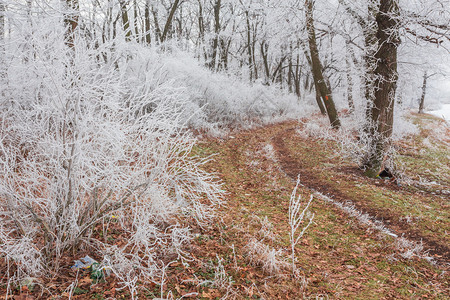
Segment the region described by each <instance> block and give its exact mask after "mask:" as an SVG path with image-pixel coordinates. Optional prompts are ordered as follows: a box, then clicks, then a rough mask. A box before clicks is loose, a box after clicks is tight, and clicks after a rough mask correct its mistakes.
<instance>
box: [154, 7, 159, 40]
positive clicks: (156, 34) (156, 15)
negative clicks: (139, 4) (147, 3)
mask: <svg viewBox="0 0 450 300" xmlns="http://www.w3.org/2000/svg"><path fill="white" fill-rule="evenodd" d="M152 15H153V21H154V22H155V36H156V39H157V41H161V28H160V27H159V22H158V12H157V11H156V10H155V9H154V8H153V6H152Z"/></svg>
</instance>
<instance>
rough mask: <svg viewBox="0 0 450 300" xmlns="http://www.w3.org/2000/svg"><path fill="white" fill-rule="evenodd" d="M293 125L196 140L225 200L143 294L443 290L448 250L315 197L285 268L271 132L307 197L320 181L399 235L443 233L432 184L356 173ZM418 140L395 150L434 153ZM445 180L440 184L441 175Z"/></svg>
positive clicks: (329, 147) (444, 220) (282, 206)
mask: <svg viewBox="0 0 450 300" xmlns="http://www.w3.org/2000/svg"><path fill="white" fill-rule="evenodd" d="M299 126H300V124H299V123H297V122H294V121H292V122H285V123H281V124H276V125H270V126H266V127H264V128H259V129H255V130H250V131H242V132H239V133H234V134H233V136H234V137H233V138H231V137H229V138H225V139H211V140H203V141H201V142H200V143H199V145H198V146H196V147H195V149H194V154H195V155H198V156H201V157H207V156H209V155H212V154H215V155H214V156H213V157H212V159H211V161H210V162H209V164H208V165H207V166H206V169H207V171H209V172H213V173H216V174H217V175H218V176H219V177H220V178H221V180H222V181H223V182H224V188H225V190H226V191H227V196H226V205H225V206H222V207H221V208H220V209H219V211H218V213H217V215H218V217H217V218H216V219H215V223H212V224H210V225H209V226H204V227H194V228H192V233H193V235H194V237H195V238H194V240H193V241H192V243H191V245H190V246H188V248H187V249H186V251H187V252H190V253H191V259H190V260H189V261H186V262H185V263H184V264H183V263H181V262H177V263H174V264H172V265H171V266H170V267H169V268H168V269H167V274H166V281H165V284H164V286H163V289H162V294H161V286H160V284H159V283H154V284H153V285H150V286H145V289H144V292H141V295H140V296H141V298H149V299H151V298H154V297H155V298H156V297H169V298H170V296H172V297H173V298H179V297H182V296H185V297H186V298H188V297H192V298H196V299H219V298H222V297H224V298H229V299H302V298H306V299H308V298H309V299H314V298H316V297H324V298H330V299H411V298H421V299H426V298H428V299H445V298H446V297H447V296H448V294H449V293H450V286H449V277H448V271H449V270H448V261H446V262H445V260H444V254H445V253H442V252H439V251H435V252H434V254H433V253H432V251H430V252H429V254H430V255H431V256H433V257H434V258H435V260H436V261H440V264H438V265H433V264H431V263H430V262H428V261H427V260H426V259H423V258H421V257H419V256H417V255H409V254H410V252H407V249H406V248H405V249H406V250H405V249H403V250H404V251H400V250H399V247H408V245H407V243H402V244H399V241H398V240H397V239H396V238H395V237H393V236H389V235H383V234H380V232H379V231H377V230H374V229H372V228H370V227H369V226H367V225H365V224H363V223H361V222H360V221H359V220H358V218H356V217H355V216H351V215H349V214H348V213H346V212H345V211H343V210H342V209H340V208H339V207H337V206H334V205H331V204H330V203H328V202H326V201H323V199H320V198H316V199H315V200H314V201H313V202H312V204H311V211H312V212H313V213H314V214H315V218H314V222H313V224H311V226H310V228H309V229H308V231H307V232H306V233H305V235H304V237H303V238H302V239H301V242H300V243H299V245H297V247H296V257H297V262H296V264H297V267H298V269H299V270H298V271H299V274H298V276H297V278H303V280H298V279H295V278H293V277H292V275H291V271H290V270H289V268H288V267H286V262H288V261H289V259H290V256H289V224H288V206H289V198H290V195H291V192H292V189H293V188H294V185H295V182H294V181H293V180H292V178H291V177H292V176H290V174H289V172H288V171H289V170H286V165H283V157H281V156H280V153H279V152H277V151H278V150H279V147H278V148H277V146H276V145H275V144H274V143H275V142H276V137H280V136H282V137H283V141H284V149H285V150H286V155H289V159H290V162H291V163H296V164H297V167H298V168H297V169H292V170H291V171H292V172H294V171H297V170H300V171H301V173H302V174H301V182H302V183H303V184H304V186H303V187H301V188H300V190H299V192H300V194H301V195H302V197H303V199H309V195H311V194H313V193H314V191H316V190H319V191H320V188H321V187H322V188H323V189H325V190H324V191H322V192H324V193H325V194H326V193H328V195H329V196H330V197H334V199H335V200H336V201H343V200H350V201H352V203H355V204H356V208H358V209H367V211H366V212H367V213H369V214H371V215H373V217H374V218H377V219H379V220H380V221H382V222H384V223H383V224H385V225H386V226H387V227H389V228H391V229H392V230H393V231H395V232H397V233H400V235H401V232H402V230H403V231H405V232H409V231H414V233H415V234H416V235H417V236H416V237H417V238H420V237H423V238H426V239H428V240H429V241H436V242H439V243H441V244H442V245H445V244H447V245H448V244H450V241H449V237H448V234H447V233H448V232H449V231H450V228H449V225H450V224H449V222H448V220H449V206H448V199H446V198H445V197H444V195H441V194H438V193H435V194H433V192H431V191H432V190H433V189H431V190H430V191H423V190H418V189H417V188H415V187H414V186H413V187H410V186H407V185H405V186H402V187H399V186H396V185H393V184H392V183H389V182H385V181H382V180H372V179H367V178H364V177H363V176H362V175H361V174H360V173H359V172H358V171H357V170H356V169H355V166H353V165H351V163H349V162H346V161H343V160H342V159H340V158H339V157H338V156H337V155H335V145H333V143H332V142H329V141H323V140H315V139H311V138H309V139H307V140H306V139H304V138H303V137H301V136H299V135H298V134H296V128H298V127H299ZM406 143H408V145H411V144H410V143H411V142H408V141H407V142H406ZM425 146H426V145H421V146H420V147H419V146H417V145H415V146H414V147H416V148H417V150H414V151H422V152H424V153H422V156H420V158H417V157H416V156H415V155H414V156H412V155H404V158H403V159H405V160H406V161H408V162H409V163H410V164H411V166H413V165H416V166H418V165H419V166H420V165H421V166H426V165H427V159H429V155H431V154H427V152H426V151H423V149H425V148H423V147H425ZM410 147H412V146H410ZM404 149H407V148H404ZM439 149H440V148H439ZM442 149H444V148H442ZM408 151H412V150H411V149H409V150H408ZM439 151H441V150H439ZM401 155H403V154H401ZM447 158H448V157H447ZM428 169H429V170H430V172H431V174H434V175H432V176H438V177H439V178H441V179H442V178H444V177H445V176H447V175H442V174H437V173H436V172H439V170H441V169H439V165H436V168H431V167H429V168H428ZM427 172H428V171H427ZM413 173H414V167H411V168H409V167H407V168H406V169H405V174H406V175H407V176H409V177H411V178H413V176H412V175H411V174H413ZM444 179H445V178H444ZM445 180H446V179H445ZM445 180H443V181H439V184H445V182H446V181H445ZM314 182H316V184H314ZM383 216H384V217H389V218H390V219H386V218H384V219H383ZM252 242H253V244H251V243H252ZM249 245H250V246H251V245H253V247H250V246H249ZM414 245H415V246H417V244H414ZM422 246H423V249H420V250H421V251H422V252H423V251H428V250H430V249H429V247H430V244H427V243H426V241H424V243H423V244H422ZM252 249H253V250H252ZM255 249H256V250H258V249H259V250H261V249H262V250H261V251H259V250H258V251H256V250H255ZM266 250H267V251H266ZM413 250H414V249H413ZM413 250H412V251H413ZM416 250H417V249H416ZM252 251H253V252H252ZM271 251H274V252H273V253H272V252H271ZM417 251H418V250H417ZM249 253H250V254H249ZM272 254H273V255H272ZM413 254H414V253H413ZM251 255H253V257H251ZM273 258H275V260H273ZM277 263H278V264H277ZM445 263H447V265H445ZM83 276H84V275H83ZM70 280H73V278H71V279H70ZM67 281H69V279H67ZM80 288H83V289H85V290H86V291H87V292H86V294H80V295H79V296H77V297H78V298H89V297H90V298H95V297H97V299H104V298H107V297H115V298H127V295H126V291H124V290H121V291H119V290H117V289H115V285H114V280H113V278H107V281H106V282H105V283H100V284H99V285H90V284H85V285H80ZM27 293H28V294H33V293H32V292H26V291H23V290H22V292H20V291H16V295H19V294H21V295H26V294H27ZM62 293H63V292H62V291H59V292H58V289H57V288H55V289H54V291H53V294H54V295H62ZM77 297H75V298H77ZM102 297H103V298H102Z"/></svg>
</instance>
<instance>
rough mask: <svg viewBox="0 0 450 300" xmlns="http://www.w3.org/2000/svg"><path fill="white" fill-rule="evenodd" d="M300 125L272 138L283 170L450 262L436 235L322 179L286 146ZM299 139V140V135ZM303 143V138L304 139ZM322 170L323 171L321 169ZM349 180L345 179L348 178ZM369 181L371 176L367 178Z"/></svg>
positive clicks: (355, 170) (446, 249)
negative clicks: (422, 232)
mask: <svg viewBox="0 0 450 300" xmlns="http://www.w3.org/2000/svg"><path fill="white" fill-rule="evenodd" d="M295 129H296V127H295V126H291V127H288V128H287V129H284V130H282V131H280V132H278V133H277V135H275V136H274V137H273V138H272V143H273V146H274V149H275V150H276V153H277V156H278V160H279V163H280V166H281V168H282V170H283V171H284V172H285V173H286V174H287V175H288V176H289V177H291V178H292V179H293V180H296V178H297V176H298V175H300V178H301V182H302V184H303V185H304V186H306V187H307V188H310V189H312V190H314V191H317V192H319V193H321V194H324V195H327V196H329V197H331V198H332V199H333V200H334V201H337V202H340V203H348V202H349V201H350V202H351V204H353V205H354V206H355V207H356V208H357V209H358V210H359V211H361V212H362V213H366V214H368V215H370V216H371V217H373V218H374V219H376V220H378V221H381V222H383V224H385V226H386V227H388V228H389V229H390V230H391V231H392V232H394V233H395V234H397V235H398V236H403V237H405V238H407V239H409V240H413V241H415V242H418V243H423V245H424V248H425V249H426V250H427V251H428V253H429V254H431V255H432V256H433V257H434V258H435V259H436V261H438V262H440V263H444V264H445V263H450V248H449V247H448V245H445V244H443V243H442V241H441V240H439V239H437V238H436V237H430V236H425V235H423V234H421V233H420V232H419V231H417V230H415V229H414V228H413V227H412V225H410V224H408V223H407V222H406V221H402V219H401V216H399V215H398V214H396V213H394V212H393V211H392V210H390V209H389V208H387V207H386V208H374V207H373V206H371V204H370V203H368V201H367V200H366V199H364V198H363V197H360V198H356V197H353V198H351V199H349V198H348V196H347V195H344V194H343V193H342V192H341V191H340V190H338V189H336V188H335V187H333V186H331V185H330V184H328V183H326V182H324V181H323V180H321V179H320V178H319V177H318V176H316V175H315V174H317V172H320V166H317V167H318V168H317V167H316V168H314V170H312V169H311V168H310V167H308V166H307V165H306V164H303V163H302V159H301V156H299V153H296V155H293V154H292V153H291V150H290V149H289V148H288V147H287V146H286V143H285V141H288V140H292V139H294V135H296V130H295ZM295 139H297V140H298V139H299V137H298V135H297V137H296V138H295ZM300 141H301V142H305V141H302V140H301V139H300ZM302 155H311V154H308V153H302ZM317 169H319V170H317ZM346 171H347V172H348V171H350V172H354V173H356V175H357V176H361V177H363V175H362V172H359V171H358V170H357V169H354V170H346ZM344 180H345V179H344ZM365 180H367V181H369V180H370V179H365ZM391 188H392V189H395V190H399V189H400V188H399V187H397V186H395V185H392V186H391Z"/></svg>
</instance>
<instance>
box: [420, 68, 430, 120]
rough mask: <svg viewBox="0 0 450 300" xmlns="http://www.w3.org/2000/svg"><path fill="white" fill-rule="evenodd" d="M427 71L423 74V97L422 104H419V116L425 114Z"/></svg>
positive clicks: (421, 98)
mask: <svg viewBox="0 0 450 300" xmlns="http://www.w3.org/2000/svg"><path fill="white" fill-rule="evenodd" d="M427 79H428V77H427V71H425V73H424V74H423V83H422V96H421V97H420V103H419V114H423V109H424V105H425V94H426V91H427Z"/></svg>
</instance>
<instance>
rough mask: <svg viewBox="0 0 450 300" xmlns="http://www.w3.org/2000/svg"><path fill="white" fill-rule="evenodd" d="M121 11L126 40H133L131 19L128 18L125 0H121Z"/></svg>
mask: <svg viewBox="0 0 450 300" xmlns="http://www.w3.org/2000/svg"><path fill="white" fill-rule="evenodd" d="M119 4H120V12H121V15H122V25H123V31H124V32H125V40H127V41H130V40H131V30H130V20H129V18H128V9H127V5H126V3H125V1H124V0H120V1H119Z"/></svg>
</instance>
